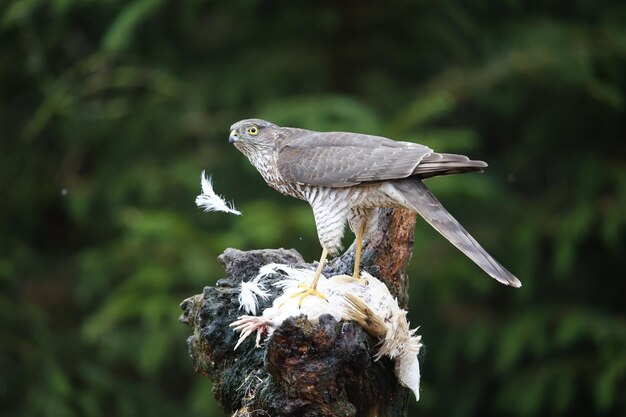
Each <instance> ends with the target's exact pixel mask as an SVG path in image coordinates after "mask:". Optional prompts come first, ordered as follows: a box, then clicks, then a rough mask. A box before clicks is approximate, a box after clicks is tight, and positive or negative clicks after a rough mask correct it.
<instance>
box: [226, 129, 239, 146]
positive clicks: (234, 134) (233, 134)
mask: <svg viewBox="0 0 626 417" xmlns="http://www.w3.org/2000/svg"><path fill="white" fill-rule="evenodd" d="M238 140H239V137H238V136H237V131H236V130H231V132H230V136H229V137H228V143H235V142H237V141H238Z"/></svg>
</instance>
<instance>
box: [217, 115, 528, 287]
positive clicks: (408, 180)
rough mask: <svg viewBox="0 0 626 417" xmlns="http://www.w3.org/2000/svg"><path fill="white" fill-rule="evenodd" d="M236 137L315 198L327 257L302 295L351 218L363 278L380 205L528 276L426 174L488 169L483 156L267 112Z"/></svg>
mask: <svg viewBox="0 0 626 417" xmlns="http://www.w3.org/2000/svg"><path fill="white" fill-rule="evenodd" d="M229 142H230V143H233V144H234V145H235V147H236V148H237V149H239V150H240V151H241V152H242V153H243V154H244V155H245V156H246V157H248V159H249V160H250V162H251V163H252V165H254V166H255V167H256V169H257V170H258V171H259V173H260V174H261V176H262V177H263V179H264V180H265V181H266V182H267V183H268V184H269V185H270V186H271V187H272V188H274V189H276V190H278V191H279V192H281V193H283V194H285V195H289V196H292V197H296V198H299V199H301V200H305V201H306V202H308V203H309V204H310V205H311V207H312V209H313V215H314V217H315V223H316V226H317V234H318V237H319V241H320V243H321V245H322V256H321V258H320V262H319V266H318V268H317V271H316V275H315V278H314V280H313V282H312V284H311V286H310V287H308V288H305V289H304V290H303V291H302V294H301V296H302V297H306V296H308V295H316V296H318V297H321V298H324V296H323V295H322V294H320V293H319V292H318V291H316V289H315V288H316V285H317V281H318V279H319V276H320V274H321V272H322V269H323V267H324V264H325V262H326V257H327V256H328V254H331V255H335V254H337V253H338V251H339V250H340V248H341V239H342V237H343V233H344V228H345V224H346V223H348V225H349V226H350V228H351V229H352V231H353V232H354V233H355V234H356V253H355V262H354V274H353V277H354V278H355V279H358V280H359V279H360V272H359V267H360V258H361V250H362V243H363V239H364V237H366V236H367V234H368V232H369V231H370V230H373V228H375V223H376V215H375V212H376V209H377V208H380V207H390V208H405V209H411V210H414V211H416V212H417V213H418V214H419V215H420V216H422V217H423V218H424V220H426V221H427V222H428V223H429V224H430V225H431V226H432V227H434V228H435V229H436V230H437V231H438V232H439V233H441V234H442V235H443V236H444V237H445V238H446V239H448V240H449V241H450V243H452V244H453V245H454V246H456V247H457V248H458V249H459V250H460V251H461V252H463V253H464V254H465V255H467V257H469V258H470V259H471V260H472V261H474V262H475V263H476V264H477V265H478V266H479V267H480V268H482V269H483V270H484V271H485V272H486V273H487V274H489V275H490V276H491V277H493V278H495V279H496V280H498V281H499V282H501V283H503V284H505V285H511V286H513V287H520V286H521V285H522V284H521V282H520V281H519V280H518V279H517V278H516V277H515V276H514V275H513V274H511V273H510V272H509V271H507V270H506V269H505V268H504V267H503V266H502V265H500V264H499V263H498V262H497V261H496V260H495V259H493V258H492V257H491V255H489V254H488V253H487V252H486V251H485V250H484V249H483V248H482V246H480V244H479V243H478V242H477V241H476V240H475V239H474V238H473V237H472V236H471V235H470V234H469V233H468V232H467V231H466V230H465V229H464V228H463V226H461V224H459V222H458V221H457V220H456V219H455V218H454V217H452V215H451V214H450V213H449V212H448V211H447V210H446V209H445V208H444V207H443V206H442V205H441V203H440V202H439V200H437V198H436V197H435V196H434V195H433V193H432V192H431V191H430V190H429V189H428V188H427V187H426V185H424V183H423V182H422V180H424V179H426V178H430V177H434V176H437V175H449V174H459V173H464V172H482V171H483V168H485V167H486V166H487V164H486V163H484V162H483V161H475V160H470V159H469V158H468V157H466V156H463V155H454V154H448V153H437V152H434V151H433V150H432V149H430V148H429V147H427V146H424V145H420V144H417V143H411V142H400V141H395V140H392V139H387V138H384V137H380V136H371V135H365V134H358V133H348V132H315V131H311V130H305V129H298V128H290V127H280V126H277V125H275V124H273V123H270V122H268V121H265V120H261V119H247V120H241V121H239V122H237V123H235V124H233V125H232V126H231V132H230V137H229Z"/></svg>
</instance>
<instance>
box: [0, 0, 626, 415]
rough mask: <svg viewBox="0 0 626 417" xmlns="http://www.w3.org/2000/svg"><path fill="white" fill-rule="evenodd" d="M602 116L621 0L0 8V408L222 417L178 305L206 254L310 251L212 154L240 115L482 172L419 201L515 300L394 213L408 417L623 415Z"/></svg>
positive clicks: (299, 229) (198, 284)
mask: <svg viewBox="0 0 626 417" xmlns="http://www.w3.org/2000/svg"><path fill="white" fill-rule="evenodd" d="M625 100H626V4H625V3H624V2H609V1H595V0H578V1H572V2H524V1H517V0H507V1H503V2H489V1H474V2H466V1H461V0H442V1H438V2H425V1H395V2H392V3H385V6H383V5H382V2H381V3H378V2H369V1H363V2H356V1H318V2H303V1H289V2H287V1H283V2H280V1H269V0H267V1H262V0H245V1H200V0H185V1H183V0H178V1H175V0H169V1H167V0H139V1H133V2H130V1H121V0H108V1H86V0H24V1H4V2H2V3H0V193H1V194H0V195H1V202H0V288H1V292H0V326H1V329H2V334H1V335H0V412H1V413H2V415H3V416H35V417H36V416H59V417H65V416H68V417H70V416H93V417H97V416H119V417H125V416H143V415H150V416H190V417H192V416H193V417H195V416H221V415H222V412H221V411H220V410H219V409H218V408H217V406H216V405H215V403H214V400H213V399H212V396H211V394H210V389H211V384H210V382H209V381H208V380H207V379H206V378H205V377H203V376H200V375H196V374H194V372H193V370H192V368H191V364H190V360H189V358H188V355H187V347H186V344H185V339H186V337H187V336H188V335H189V329H188V328H186V327H184V326H182V325H181V324H179V323H178V321H177V318H178V315H179V313H180V311H179V308H178V304H179V302H180V301H181V300H182V299H183V298H185V297H188V296H190V295H192V294H195V293H199V292H201V290H202V287H203V286H204V285H213V284H214V283H215V281H216V280H217V279H219V278H220V277H222V276H223V275H224V273H223V271H222V269H221V267H220V266H219V264H218V263H217V261H216V257H217V256H218V255H219V254H220V253H221V252H222V251H223V250H224V249H225V248H227V247H237V248H240V249H258V248H273V247H281V246H283V247H294V248H296V249H298V250H299V251H300V252H301V253H302V254H303V256H304V257H305V259H308V260H314V259H316V258H317V257H318V256H319V251H320V248H319V244H318V242H317V238H316V232H315V227H314V223H313V216H312V215H311V213H310V209H309V207H308V206H307V205H306V204H305V203H303V202H300V201H297V200H294V199H290V198H287V197H283V196H281V195H280V194H278V193H277V192H275V191H273V190H271V189H270V188H268V187H267V186H266V185H265V184H264V182H263V180H262V179H261V177H260V176H259V175H258V174H257V173H256V171H255V170H254V169H253V168H252V167H251V166H250V165H249V163H248V161H247V160H246V159H245V158H244V157H243V155H241V154H240V153H239V152H238V151H237V150H235V149H234V148H233V147H232V146H229V145H228V143H227V139H228V128H229V126H230V124H231V123H233V122H235V121H237V120H239V119H243V118H249V117H263V118H267V119H269V120H271V121H273V122H275V123H278V124H283V125H290V126H298V127H306V128H311V129H316V130H348V131H358V132H365V133H371V134H381V135H385V136H388V137H392V138H395V139H401V140H411V141H413V140H414V141H418V142H420V143H423V144H426V145H429V146H431V147H433V148H435V149H436V150H439V151H445V152H457V153H465V154H468V155H470V156H471V157H473V158H475V159H483V160H485V161H488V162H489V164H490V168H489V169H488V171H487V172H486V173H485V174H483V175H463V176H456V177H447V178H435V179H433V180H430V181H429V182H428V184H429V185H430V186H431V187H432V188H433V189H434V191H435V192H436V194H437V195H438V196H439V197H440V198H441V200H442V201H443V202H444V203H445V205H446V206H447V207H448V208H449V210H450V211H451V212H452V213H454V214H455V215H456V216H457V218H458V219H459V220H461V222H462V223H463V224H465V225H466V227H467V228H468V229H469V230H470V231H471V232H472V233H473V234H474V235H475V236H476V238H477V239H478V240H479V241H480V242H481V243H482V244H483V245H484V246H485V247H486V248H487V249H488V250H489V251H490V252H491V253H492V254H493V255H494V256H495V257H496V258H497V259H498V260H500V261H501V262H502V263H503V264H504V265H506V266H507V267H508V268H509V269H510V270H511V271H513V272H514V273H515V274H516V275H517V276H518V277H519V278H520V279H521V280H522V282H523V284H524V286H523V287H522V288H521V289H519V290H515V289H511V288H507V287H504V286H502V285H500V284H498V283H496V282H495V281H494V280H492V279H490V278H489V277H488V276H487V275H486V274H484V273H483V272H482V271H481V270H480V269H478V268H477V267H476V266H475V265H474V264H472V263H471V262H470V261H469V260H468V259H466V258H465V257H464V256H463V255H462V254H461V253H460V252H458V251H457V250H456V249H455V248H453V247H452V246H451V245H450V244H448V243H447V242H446V241H445V240H444V239H442V238H441V237H440V236H439V235H438V234H437V233H436V232H435V231H434V230H432V229H431V228H430V227H428V226H427V225H426V224H425V223H424V222H422V221H419V222H418V226H417V227H416V239H415V252H414V255H413V259H412V261H411V264H410V267H409V275H410V278H411V288H410V290H411V306H410V313H409V317H410V319H411V322H412V324H413V325H420V326H421V328H420V333H421V334H422V335H423V337H424V341H425V343H426V344H427V348H428V353H427V356H426V362H425V364H424V367H423V370H422V375H423V385H422V387H423V392H422V399H421V400H420V402H419V403H416V404H414V405H412V406H411V413H410V415H415V416H452V417H464V416H496V415H497V416H520V417H524V416H548V415H555V416H558V415H568V416H574V415H576V416H589V415H596V416H624V415H626V301H625V296H626V276H625V274H624V269H625V267H626V262H625V260H624V256H625V255H626V252H625V250H626V245H625V242H626V239H625V224H626V201H625V200H626V169H625V164H626V162H625V155H626V152H625V151H626V146H625V143H626V110H625V105H626V103H625ZM203 169H206V170H207V172H209V173H211V174H213V176H214V179H215V184H214V185H215V188H216V191H217V192H218V193H221V194H224V195H226V196H227V198H229V199H233V200H234V201H235V203H236V206H237V208H238V209H240V210H241V211H242V212H243V213H244V215H243V217H235V216H230V215H227V214H221V213H211V214H204V213H202V212H201V211H200V210H199V209H197V208H196V207H195V205H194V198H195V196H196V195H197V194H198V193H199V191H200V183H199V175H200V172H201V170H203ZM351 239H352V236H351V235H350V236H348V237H347V238H346V244H349V243H350V240H351Z"/></svg>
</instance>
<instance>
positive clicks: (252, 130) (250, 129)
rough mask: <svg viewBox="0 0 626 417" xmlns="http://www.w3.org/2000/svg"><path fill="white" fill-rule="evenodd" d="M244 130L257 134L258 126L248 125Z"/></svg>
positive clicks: (250, 133)
mask: <svg viewBox="0 0 626 417" xmlns="http://www.w3.org/2000/svg"><path fill="white" fill-rule="evenodd" d="M246 132H248V134H249V135H252V136H254V135H258V134H259V128H258V127H256V126H250V127H249V128H247V129H246Z"/></svg>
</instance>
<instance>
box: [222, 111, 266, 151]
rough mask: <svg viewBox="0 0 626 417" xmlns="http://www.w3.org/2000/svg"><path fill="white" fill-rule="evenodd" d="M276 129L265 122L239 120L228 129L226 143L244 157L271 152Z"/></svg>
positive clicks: (259, 120)
mask: <svg viewBox="0 0 626 417" xmlns="http://www.w3.org/2000/svg"><path fill="white" fill-rule="evenodd" d="M277 128H278V126H276V125H275V124H273V123H270V122H268V121H266V120H261V119H245V120H240V121H238V122H237V123H235V124H233V125H232V126H231V127H230V136H229V138H228V142H229V143H232V144H234V145H235V147H236V148H237V149H239V150H240V151H241V152H243V153H244V154H246V155H250V154H252V153H255V152H263V151H271V150H272V149H273V148H274V144H275V142H276V134H277Z"/></svg>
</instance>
